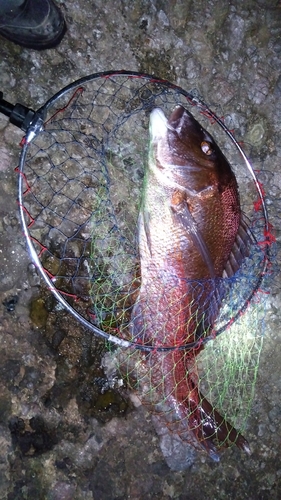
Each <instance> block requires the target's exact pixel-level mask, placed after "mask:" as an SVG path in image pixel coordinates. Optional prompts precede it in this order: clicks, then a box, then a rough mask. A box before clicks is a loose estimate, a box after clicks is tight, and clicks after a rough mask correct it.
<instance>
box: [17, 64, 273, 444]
mask: <svg viewBox="0 0 281 500" xmlns="http://www.w3.org/2000/svg"><path fill="white" fill-rule="evenodd" d="M178 104H182V105H183V106H185V107H187V108H192V109H191V111H192V113H193V114H194V116H195V117H196V119H197V120H198V121H200V122H201V123H202V125H203V126H204V127H205V128H207V129H209V130H210V132H211V133H212V135H213V136H214V137H215V139H216V141H217V143H218V144H219V146H220V147H221V149H222V150H223V151H224V153H225V155H226V156H227V158H228V160H229V161H230V163H231V164H232V166H233V170H234V172H235V175H236V177H237V180H238V184H239V187H240V197H241V207H242V211H243V213H244V216H245V220H247V225H248V227H249V230H250V231H251V233H252V237H253V243H252V245H251V249H250V255H249V257H248V258H247V259H245V262H244V263H243V265H242V267H241V269H240V270H239V271H238V273H237V274H235V276H233V277H232V278H228V279H223V278H221V279H218V280H216V282H215V283H214V282H212V287H214V289H215V293H216V294H218V296H219V297H220V302H221V306H220V308H219V310H218V311H217V315H216V316H217V319H216V322H215V325H214V328H213V329H212V330H211V331H209V330H208V331H207V330H206V329H205V328H204V320H203V319H202V318H201V317H200V319H198V322H201V325H200V332H201V333H200V335H198V337H197V338H196V339H193V340H192V342H191V341H189V342H187V341H181V342H179V341H178V340H177V336H176V331H175V337H174V341H173V342H172V343H171V338H170V337H169V339H168V335H167V340H165V329H167V331H168V329H169V324H164V325H163V324H162V323H161V317H159V330H161V331H162V335H161V339H162V340H161V342H159V341H158V340H157V338H158V335H157V332H155V338H154V339H149V340H147V339H146V338H145V336H143V337H140V338H137V339H136V338H134V337H133V336H132V333H131V331H132V329H131V313H132V308H133V306H134V303H135V301H136V299H137V296H138V291H139V288H140V281H141V276H140V266H139V256H138V247H137V231H136V227H137V219H138V213H139V208H140V201H141V192H142V185H143V177H144V169H145V166H146V162H147V157H148V144H149V138H148V123H149V115H150V112H151V110H152V109H153V108H155V107H160V108H162V110H163V111H164V113H165V114H166V116H168V115H169V114H170V113H171V111H172V110H173V109H174V107H175V106H176V105H178ZM19 171H20V176H19V206H20V213H21V218H22V223H23V228H24V233H25V235H26V238H27V243H28V247H29V251H30V253H31V256H32V258H33V261H34V262H35V264H36V266H37V267H38V269H39V271H40V272H41V275H42V277H43V278H44V280H45V282H46V284H47V286H48V287H49V288H50V290H51V291H52V293H53V294H54V295H55V296H56V298H57V299H58V300H59V301H60V302H61V303H62V304H63V305H64V307H66V308H67V309H68V310H69V312H70V313H71V314H73V315H74V316H75V317H76V319H78V321H80V322H81V323H82V324H84V325H85V326H87V328H89V329H90V330H91V331H92V332H93V333H94V334H97V335H99V336H102V337H104V338H105V339H107V340H109V341H110V342H111V343H113V344H115V345H117V346H119V347H123V348H124V349H123V353H122V355H121V359H120V360H119V362H120V366H122V367H123V368H122V369H123V373H124V371H125V372H126V373H127V376H128V379H131V378H132V375H133V378H135V380H136V381H137V385H139V384H140V385H139V387H140V386H141V388H140V389H139V390H140V393H141V394H142V399H143V401H144V402H147V403H148V404H149V405H152V406H153V407H154V409H155V410H157V411H158V413H159V412H160V413H161V412H162V413H165V414H168V413H169V411H168V410H167V408H166V406H167V399H168V398H167V387H166V386H165V380H168V381H169V382H168V390H169V387H170V388H171V387H172V375H171V373H170V374H168V373H167V370H168V371H169V372H172V373H173V374H174V373H175V372H177V375H176V376H175V379H174V385H179V386H180V379H181V378H183V379H184V378H186V377H190V380H192V384H193V385H195V386H196V387H197V388H199V390H200V394H201V392H202V394H204V397H206V398H208V399H209V400H210V402H211V403H212V404H213V405H214V406H215V407H216V408H217V409H218V410H219V411H222V412H223V413H225V412H226V411H227V413H228V415H229V416H230V417H231V419H232V424H233V425H238V426H239V427H240V428H241V427H243V425H244V423H245V421H246V417H247V414H248V413H249V411H250V405H251V400H252V397H253V390H254V383H255V380H256V376H257V368H258V360H259V355H260V351H261V346H262V337H263V331H264V328H263V320H264V312H263V309H264V300H266V293H264V292H266V291H267V289H266V284H265V282H264V278H265V276H268V274H269V271H270V269H269V268H270V251H271V243H272V240H273V237H272V236H271V227H270V224H269V222H268V218H267V212H266V207H265V200H264V193H263V187H262V185H261V183H260V182H259V180H258V179H257V177H256V175H255V173H254V172H253V170H252V168H251V165H250V164H249V162H248V160H247V158H246V156H245V154H244V152H243V150H242V149H241V147H240V145H239V144H238V143H237V142H236V141H235V139H234V138H233V136H232V135H231V133H230V132H229V129H228V128H227V127H226V126H225V125H224V123H223V121H221V120H220V119H219V118H218V117H217V116H216V115H215V113H213V112H212V111H211V110H210V109H209V108H208V107H207V106H206V105H205V103H204V102H203V101H202V100H201V99H200V98H199V97H198V95H197V94H196V92H186V91H185V90H183V89H181V88H179V87H177V86H175V85H173V84H171V83H169V82H166V81H164V80H161V79H158V78H155V77H152V76H149V75H141V74H137V73H127V72H117V73H113V72H111V73H103V74H97V75H91V76H90V77H87V78H84V79H81V80H79V81H77V82H75V83H74V84H72V85H69V86H68V87H66V88H65V89H63V90H62V91H61V92H59V93H58V94H56V95H55V96H54V97H53V98H52V99H50V100H49V101H48V102H47V103H46V104H45V106H43V107H42V108H41V109H40V110H38V112H37V114H36V115H35V118H34V120H33V124H32V125H31V127H30V128H29V130H28V131H27V134H26V137H25V139H24V141H23V150H22V155H21V160H20V167H19ZM188 285H189V290H190V291H191V293H193V296H194V301H195V302H196V298H197V297H198V295H200V293H203V290H204V287H205V286H206V283H204V282H202V281H201V282H200V281H197V282H195V281H193V282H189V284H188ZM164 298H165V290H163V291H162V292H161V291H160V294H159V300H162V299H163V300H164ZM168 306H169V305H168ZM208 307H211V306H208ZM147 308H151V314H154V316H156V318H157V304H153V307H152V305H151V303H150V302H149V300H148V302H147ZM191 309H192V313H191V320H192V321H193V322H196V321H197V316H196V308H191ZM206 314H207V311H206ZM198 330H199V329H198ZM163 332H164V334H163ZM221 334H223V335H221ZM214 339H215V340H214ZM151 340H153V341H151ZM203 347H204V348H203ZM179 352H181V354H179ZM153 356H154V358H153ZM125 358H126V359H125ZM132 360H133V361H132ZM165 360H168V361H167V362H165ZM172 360H174V361H173V364H172ZM177 363H179V364H180V366H177ZM165 366H166V368H165ZM124 367H125V368H124ZM165 370H166V371H165ZM173 376H174V375H173ZM142 381H143V382H142ZM163 381H164V382H163ZM162 382H163V383H162ZM166 385H167V384H166ZM193 385H192V386H193ZM200 397H201V396H200ZM200 397H199V398H200ZM242 401H243V402H242ZM199 403H200V401H199ZM199 403H198V404H199ZM190 411H191V413H192V410H190ZM174 418H175V417H174V416H173V417H171V422H170V423H171V427H172V430H174V425H175V422H174ZM188 418H189V417H188ZM168 420H169V419H168ZM182 420H183V419H182V418H176V421H177V422H178V421H180V422H181V424H180V425H178V423H176V427H177V426H178V427H177V432H179V433H185V432H186V426H185V425H184V426H183V428H182ZM190 422H191V420H190V418H189V422H188V425H187V427H188V428H190V427H191V423H190ZM182 429H184V430H182ZM197 438H198V439H199V441H200V436H199V435H198V436H197ZM225 439H226V441H227V439H228V438H227V437H226V438H225Z"/></svg>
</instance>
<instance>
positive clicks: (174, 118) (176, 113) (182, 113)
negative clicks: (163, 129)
mask: <svg viewBox="0 0 281 500" xmlns="http://www.w3.org/2000/svg"><path fill="white" fill-rule="evenodd" d="M186 118H190V119H191V118H192V115H191V114H190V113H189V112H188V111H187V110H186V109H185V108H184V107H183V106H177V107H176V108H175V109H174V110H173V111H172V113H171V115H170V117H169V119H168V127H169V128H170V127H171V128H173V129H175V130H177V129H181V128H182V126H183V124H184V122H185V120H186Z"/></svg>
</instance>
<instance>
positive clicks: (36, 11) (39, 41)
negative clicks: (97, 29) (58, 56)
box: [0, 0, 66, 50]
mask: <svg viewBox="0 0 281 500" xmlns="http://www.w3.org/2000/svg"><path fill="white" fill-rule="evenodd" d="M65 32H66V24H65V20H64V17H63V15H62V13H61V11H60V10H59V8H58V7H57V6H56V5H55V4H54V3H53V1H52V0H25V1H23V3H22V5H20V6H19V7H16V8H15V9H13V10H11V11H9V12H6V13H5V14H2V15H0V35H2V36H4V37H5V38H7V39H8V40H10V41H12V42H14V43H16V44H18V45H21V46H22V47H28V48H30V49H36V50H43V49H50V48H52V47H55V46H56V45H58V44H59V43H60V41H61V39H62V38H63V36H64V34H65Z"/></svg>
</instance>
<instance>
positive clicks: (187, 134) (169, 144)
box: [150, 106, 233, 193]
mask: <svg viewBox="0 0 281 500" xmlns="http://www.w3.org/2000/svg"><path fill="white" fill-rule="evenodd" d="M150 157H151V159H152V160H153V164H154V165H155V168H156V169H158V170H159V171H160V172H161V173H162V174H163V175H165V177H166V179H167V180H168V179H169V180H170V181H171V182H173V183H175V184H177V185H178V187H182V188H187V187H188V188H189V190H191V191H195V193H196V192H200V191H202V190H203V189H205V188H207V187H208V186H210V185H213V184H218V183H219V185H220V188H221V189H223V187H224V186H226V185H228V184H229V182H230V181H231V180H232V179H233V173H232V171H231V167H230V165H229V163H228V161H227V160H226V158H225V156H224V154H223V153H222V151H221V150H220V148H219V147H218V145H217V144H216V142H215V141H214V139H213V137H212V136H211V134H209V133H208V132H207V131H206V130H205V129H204V128H203V127H202V126H201V125H200V124H199V123H198V122H197V120H196V119H195V118H194V117H193V116H192V114H191V113H189V112H188V111H187V110H186V109H185V108H184V107H183V106H177V107H176V108H175V109H174V110H173V112H172V113H171V115H170V117H169V118H166V116H165V114H164V113H163V111H162V110H161V109H160V108H155V109H154V110H153V111H152V112H151V115H150Z"/></svg>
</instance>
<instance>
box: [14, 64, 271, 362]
mask: <svg viewBox="0 0 281 500" xmlns="http://www.w3.org/2000/svg"><path fill="white" fill-rule="evenodd" d="M118 76H122V77H124V76H127V77H128V78H129V79H132V80H133V79H143V80H147V81H148V82H152V83H156V84H158V85H160V86H162V87H163V88H166V89H169V90H171V91H173V90H175V91H176V92H177V93H179V94H181V95H182V96H184V97H185V99H186V101H187V102H188V103H189V104H190V105H191V106H194V107H196V108H198V110H199V112H200V113H202V114H203V115H204V116H207V117H208V118H210V119H211V120H214V121H215V122H216V123H217V124H218V125H219V126H220V127H221V129H222V130H223V131H224V132H225V134H227V136H228V137H229V138H230V140H231V141H232V143H233V144H234V146H235V147H236V149H237V150H238V152H239V153H240V155H241V156H242V158H243V160H244V164H245V166H246V169H247V170H248V172H249V174H250V176H251V178H252V180H253V182H254V185H255V188H256V191H257V195H258V200H259V205H260V210H261V212H262V218H263V221H264V224H263V234H264V238H265V240H264V242H263V244H264V260H263V267H262V269H261V270H260V273H259V276H258V279H257V282H256V286H255V288H254V289H253V290H252V291H251V293H250V294H249V296H248V297H247V299H246V300H245V302H244V304H243V305H242V306H241V308H240V309H239V311H238V312H237V313H236V314H235V315H234V316H233V317H232V318H231V319H230V320H229V321H228V322H226V324H224V325H223V327H221V328H219V329H218V330H216V332H215V335H214V333H212V332H211V334H210V335H209V336H207V337H205V338H203V339H200V340H198V341H196V342H192V343H188V344H184V345H177V346H163V347H159V346H154V345H144V344H141V343H138V342H133V341H128V340H126V339H123V338H119V337H117V336H115V335H112V334H110V333H107V332H105V331H103V330H101V329H100V328H98V327H97V326H96V325H94V324H93V323H91V322H90V321H88V320H87V319H86V318H84V317H83V316H82V315H81V314H80V313H79V312H78V311H76V310H75V309H74V308H73V307H72V306H71V305H70V304H69V303H68V302H67V300H66V299H65V298H64V296H63V295H62V293H61V292H60V291H59V290H58V289H56V287H55V286H54V281H52V279H51V278H50V277H49V275H48V274H47V272H46V270H45V269H44V267H43V266H42V264H41V261H40V258H39V255H38V254H37V251H36V249H35V247H34V244H33V240H32V237H31V236H30V233H29V227H28V224H27V221H26V217H25V214H26V211H25V208H24V200H23V196H24V192H25V185H24V178H25V177H24V167H25V162H26V156H27V152H28V147H29V144H30V143H31V141H32V140H33V139H34V138H35V137H36V136H37V135H38V134H40V133H41V132H42V131H43V130H44V121H45V119H46V115H47V112H48V110H49V109H50V108H51V107H52V106H53V105H54V104H55V103H56V101H57V100H58V99H60V98H61V97H63V96H64V95H66V94H67V93H68V92H73V91H74V90H75V89H77V88H79V87H83V85H85V84H86V83H88V82H91V81H93V80H96V79H99V78H101V79H107V78H110V77H118ZM18 171H19V181H18V203H19V213H20V220H21V224H22V228H23V233H24V236H25V238H26V242H27V246H28V250H29V253H30V256H31V259H32V261H33V263H34V264H35V266H36V267H37V269H38V271H39V273H40V275H41V277H42V278H43V280H44V281H45V283H46V285H47V287H48V288H49V289H50V291H51V292H52V294H53V295H54V296H55V298H56V299H57V300H58V301H59V303H60V304H61V305H62V306H63V307H64V308H65V309H66V310H67V311H68V312H69V313H70V314H72V316H74V318H75V319H76V320H78V321H79V322H80V323H81V324H82V325H83V326H84V327H86V328H87V329H89V330H90V331H91V332H92V333H93V334H95V335H98V336H99V337H101V338H103V339H105V340H106V341H108V342H110V343H112V344H115V345H116V346H117V347H123V348H134V349H137V350H141V351H148V352H151V351H159V352H168V351H174V350H185V351H189V350H192V349H197V348H199V347H200V346H202V345H204V344H206V343H207V342H209V341H211V340H213V339H214V337H217V336H218V335H220V334H221V333H222V332H223V331H225V330H226V329H227V328H228V327H230V326H231V325H232V324H233V323H234V322H235V321H236V320H237V319H238V318H239V317H240V316H241V314H242V313H243V312H244V311H245V310H246V309H247V307H248V305H249V303H250V302H251V301H252V299H253V297H254V296H255V295H256V293H257V292H258V291H259V289H260V286H261V284H262V281H263V279H264V277H265V275H266V274H267V273H268V268H269V265H270V250H269V248H270V245H271V243H272V239H271V233H270V231H271V225H270V223H269V220H268V214H267V208H266V203H265V195H264V192H263V189H262V186H261V184H260V183H259V181H258V179H257V177H256V174H255V172H254V170H253V167H252V165H251V163H250V161H249V160H248V158H247V156H246V154H245V152H244V151H243V149H242V147H241V145H240V144H239V143H238V142H237V141H236V139H235V137H234V136H233V134H232V133H231V131H230V130H229V129H228V127H227V126H226V125H225V123H224V122H223V121H222V120H221V119H220V118H219V117H218V116H217V115H216V114H215V113H214V112H213V111H212V110H211V109H210V108H209V106H208V105H207V104H206V103H205V102H204V101H203V100H202V99H201V98H198V97H197V96H196V95H194V94H192V93H191V92H188V91H186V90H184V89H183V88H181V87H179V86H177V85H175V84H173V83H171V82H169V81H167V80H164V79H161V78H158V77H156V76H154V75H150V74H146V73H139V72H133V71H125V70H121V71H104V72H99V73H94V74H91V75H88V76H86V77H83V78H80V79H78V80H76V81H75V82H73V83H71V84H69V85H67V86H66V87H64V88H63V89H61V90H60V91H59V92H57V93H56V94H55V95H54V96H53V97H51V98H50V99H49V100H48V101H47V102H46V103H45V104H44V105H43V106H42V107H41V108H39V109H38V110H37V111H36V113H35V115H34V117H33V120H32V122H31V124H30V126H29V127H28V129H27V131H26V136H25V137H24V139H23V141H22V152H21V155H20V161H19V167H18Z"/></svg>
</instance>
